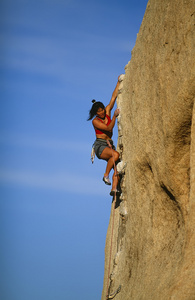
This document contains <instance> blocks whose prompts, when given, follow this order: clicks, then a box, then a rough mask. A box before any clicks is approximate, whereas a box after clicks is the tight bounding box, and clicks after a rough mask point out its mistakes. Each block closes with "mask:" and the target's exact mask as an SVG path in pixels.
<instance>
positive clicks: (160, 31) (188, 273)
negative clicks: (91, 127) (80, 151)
mask: <svg viewBox="0 0 195 300" xmlns="http://www.w3.org/2000/svg"><path fill="white" fill-rule="evenodd" d="M194 20H195V2H194V0H163V1H162V0H149V2H148V5H147V8H146V12H145V16H144V19H143V22H142V25H141V28H140V32H139V34H138V37H137V41H136V45H135V47H134V49H133V51H132V59H131V61H130V62H129V63H128V65H127V66H126V68H125V76H124V80H123V81H122V82H121V84H120V91H119V95H118V100H117V101H118V106H119V107H120V109H121V114H120V118H119V120H118V129H119V138H118V150H119V152H120V155H121V158H122V160H123V161H125V162H127V167H126V169H125V174H124V176H122V179H121V189H122V195H121V196H120V199H116V203H115V202H113V203H112V210H111V218H110V224H109V228H108V232H107V239H106V248H105V276H104V286H103V292H102V300H104V299H106V295H107V293H109V295H110V294H112V293H113V292H114V291H116V290H117V288H118V287H119V286H120V285H121V290H120V292H119V293H117V295H116V296H115V299H118V300H129V299H132V300H138V299H139V300H141V299H142V300H168V299H171V300H194V299H195V106H194V102H195V68H194V63H195V34H194V32H195V31H194V23H195V22H194ZM113 214H114V215H113ZM113 218H114V221H113Z"/></svg>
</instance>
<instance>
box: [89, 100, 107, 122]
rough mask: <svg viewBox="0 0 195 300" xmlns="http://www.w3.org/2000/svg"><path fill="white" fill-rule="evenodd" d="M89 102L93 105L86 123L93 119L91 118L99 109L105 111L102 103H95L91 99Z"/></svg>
mask: <svg viewBox="0 0 195 300" xmlns="http://www.w3.org/2000/svg"><path fill="white" fill-rule="evenodd" d="M91 102H92V103H93V105H92V108H91V109H90V111H89V118H88V119H87V121H89V120H92V119H93V117H94V116H95V115H96V114H97V111H98V109H99V108H102V109H105V106H104V104H103V103H102V102H99V101H97V102H96V100H95V99H93V100H92V101H91Z"/></svg>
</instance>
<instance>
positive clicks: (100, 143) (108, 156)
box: [88, 76, 120, 196]
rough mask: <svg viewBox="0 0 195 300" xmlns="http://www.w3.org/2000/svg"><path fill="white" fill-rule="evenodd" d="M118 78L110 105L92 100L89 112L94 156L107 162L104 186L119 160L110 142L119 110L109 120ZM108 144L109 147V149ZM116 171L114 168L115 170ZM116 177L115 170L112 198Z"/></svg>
mask: <svg viewBox="0 0 195 300" xmlns="http://www.w3.org/2000/svg"><path fill="white" fill-rule="evenodd" d="M119 77H120V76H119ZM119 77H118V82H117V84H116V87H115V89H114V92H113V94H112V97H111V100H110V103H109V104H108V105H107V106H106V107H105V106H104V104H103V103H102V102H99V101H98V102H96V101H95V100H92V103H93V105H92V108H91V110H90V111H89V118H88V121H89V120H92V119H93V117H94V116H95V118H94V119H93V121H92V124H93V127H94V129H95V133H96V140H95V142H94V145H93V147H94V150H95V154H96V156H97V157H98V158H99V159H103V160H106V161H107V166H106V171H105V173H104V176H103V181H104V182H105V184H108V185H111V182H110V179H109V174H110V171H111V169H112V168H113V167H114V163H117V161H118V160H119V153H118V152H117V151H116V150H115V146H114V144H113V141H112V139H111V138H112V134H113V133H112V130H113V127H114V125H115V121H116V118H117V116H118V115H119V109H118V108H117V109H116V110H115V112H114V116H113V118H112V119H111V118H110V117H111V110H112V108H113V107H114V104H115V101H116V98H117V94H118V88H119ZM109 143H110V145H111V147H109ZM115 169H116V168H115ZM118 180H119V178H118V175H117V174H116V170H114V174H113V177H112V189H111V192H110V195H111V196H113V195H114V194H115V193H116V194H118V193H119V191H118V190H117V185H118Z"/></svg>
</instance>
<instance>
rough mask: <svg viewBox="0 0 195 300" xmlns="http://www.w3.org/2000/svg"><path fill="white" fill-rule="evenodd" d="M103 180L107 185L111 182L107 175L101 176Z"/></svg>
mask: <svg viewBox="0 0 195 300" xmlns="http://www.w3.org/2000/svg"><path fill="white" fill-rule="evenodd" d="M103 181H104V182H105V184H107V185H111V182H110V179H109V176H104V177H103Z"/></svg>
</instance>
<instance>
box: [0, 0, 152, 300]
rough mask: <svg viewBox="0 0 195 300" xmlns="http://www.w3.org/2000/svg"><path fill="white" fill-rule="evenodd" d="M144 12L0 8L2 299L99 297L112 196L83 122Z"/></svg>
mask: <svg viewBox="0 0 195 300" xmlns="http://www.w3.org/2000/svg"><path fill="white" fill-rule="evenodd" d="M146 5H147V0H127V1H125V0H120V1H119V0H117V1H116V0H2V1H1V2H0V41H1V48H0V77H1V78H0V101H1V102H0V103H1V110H0V111H1V117H0V189H1V194H0V212H1V216H0V230H1V231H0V235H1V236H0V237H1V247H0V270H1V272H0V276H1V278H0V283H1V287H0V289H1V291H0V295H1V296H0V297H1V299H2V300H76V299H82V300H91V299H93V300H99V299H100V298H101V292H102V287H103V275H104V247H105V239H106V232H107V227H108V223H109V217H110V208H111V197H110V196H109V192H110V187H108V186H106V185H105V184H104V183H103V181H102V177H103V173H104V170H105V162H103V161H99V160H98V159H97V158H96V159H95V162H94V164H93V165H92V164H91V161H90V153H91V145H92V144H93V142H94V140H95V134H94V130H93V128H92V125H91V122H87V121H86V120H87V118H88V112H89V109H90V108H91V100H92V99H94V98H95V99H96V100H99V101H102V102H103V103H104V104H105V105H107V104H108V102H109V100H110V98H111V95H112V92H113V90H114V87H115V85H116V82H117V77H118V75H120V74H121V73H124V67H125V65H126V64H127V63H128V61H129V60H130V59H131V50H132V49H133V47H134V45H135V41H136V37H137V33H138V32H139V28H140V25H141V22H142V19H143V16H144V12H145V9H146ZM113 139H114V141H115V144H116V142H117V126H116V128H115V130H114V137H113Z"/></svg>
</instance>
